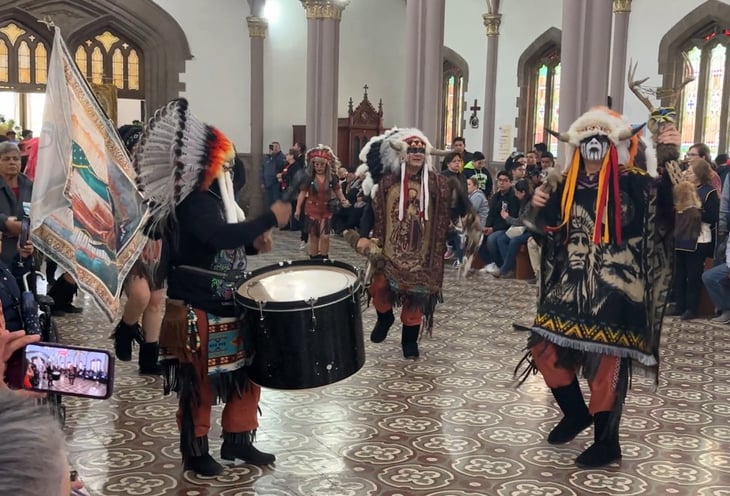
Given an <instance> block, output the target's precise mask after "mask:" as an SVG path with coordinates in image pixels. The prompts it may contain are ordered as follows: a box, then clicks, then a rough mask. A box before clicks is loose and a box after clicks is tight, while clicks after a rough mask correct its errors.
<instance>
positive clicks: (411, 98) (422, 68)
mask: <svg viewBox="0 0 730 496" xmlns="http://www.w3.org/2000/svg"><path fill="white" fill-rule="evenodd" d="M445 13H446V3H445V0H406V59H405V60H406V68H405V69H406V78H405V81H406V87H405V100H406V102H405V103H406V106H405V122H404V123H403V126H413V127H417V128H418V129H420V130H421V131H423V133H424V134H425V135H426V136H427V137H428V139H429V140H430V141H431V142H433V143H438V142H439V141H440V134H441V132H440V125H439V124H440V114H441V112H442V111H443V105H442V95H441V87H442V81H441V80H442V78H443V64H444V59H443V54H442V51H443V46H444V15H445ZM394 70H397V69H395V68H394Z"/></svg>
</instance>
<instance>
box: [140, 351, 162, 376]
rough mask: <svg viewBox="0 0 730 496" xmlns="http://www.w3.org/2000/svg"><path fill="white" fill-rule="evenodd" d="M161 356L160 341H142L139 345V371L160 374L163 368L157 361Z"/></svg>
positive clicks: (147, 373) (143, 373)
mask: <svg viewBox="0 0 730 496" xmlns="http://www.w3.org/2000/svg"><path fill="white" fill-rule="evenodd" d="M159 356H160V343H141V344H140V345H139V373H140V374H142V375H160V374H162V369H161V368H160V364H159V362H158V361H157V360H158V358H159Z"/></svg>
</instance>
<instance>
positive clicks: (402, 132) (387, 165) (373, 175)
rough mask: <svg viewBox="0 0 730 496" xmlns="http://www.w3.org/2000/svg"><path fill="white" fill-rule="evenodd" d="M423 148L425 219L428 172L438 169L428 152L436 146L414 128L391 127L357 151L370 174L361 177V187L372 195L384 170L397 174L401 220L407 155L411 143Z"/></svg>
mask: <svg viewBox="0 0 730 496" xmlns="http://www.w3.org/2000/svg"><path fill="white" fill-rule="evenodd" d="M412 145H413V146H415V147H417V148H421V147H422V148H423V149H424V153H425V157H426V158H425V161H424V163H423V167H422V168H421V198H420V208H421V212H420V215H421V216H422V217H423V219H424V220H428V202H429V193H428V173H429V171H431V172H438V171H437V170H436V169H434V166H433V164H432V162H431V155H432V154H434V153H436V152H437V150H436V149H435V148H433V147H432V146H431V143H430V142H429V141H428V138H426V135H424V134H423V133H422V132H421V131H420V130H418V129H415V128H404V129H398V128H397V127H394V128H393V129H390V130H389V131H387V132H386V133H384V134H381V135H380V136H375V137H373V138H370V141H368V142H367V143H366V144H365V146H364V147H363V149H362V150H361V151H360V160H361V161H363V162H365V163H366V164H367V166H368V168H369V171H370V174H369V175H368V176H366V178H365V180H364V181H363V191H364V192H368V191H370V195H371V196H374V195H375V193H376V192H377V185H378V183H379V182H380V180H381V179H382V177H383V176H384V175H385V174H395V175H397V176H399V177H400V188H401V190H400V201H399V202H398V204H399V205H398V220H403V216H404V214H405V210H406V207H407V202H408V174H407V172H406V155H407V153H408V148H409V147H410V146H412Z"/></svg>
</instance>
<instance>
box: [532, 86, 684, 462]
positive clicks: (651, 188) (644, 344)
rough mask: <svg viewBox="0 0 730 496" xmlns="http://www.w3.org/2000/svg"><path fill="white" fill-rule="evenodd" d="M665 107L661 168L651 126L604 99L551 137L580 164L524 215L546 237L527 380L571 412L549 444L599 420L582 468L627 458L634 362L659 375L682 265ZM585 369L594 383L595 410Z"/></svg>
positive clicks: (674, 144) (659, 123)
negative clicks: (675, 240)
mask: <svg viewBox="0 0 730 496" xmlns="http://www.w3.org/2000/svg"><path fill="white" fill-rule="evenodd" d="M632 88H633V86H632ZM660 114H661V115H660ZM666 114H668V109H664V112H661V113H652V117H651V120H650V122H649V129H650V130H651V131H652V134H653V138H654V143H655V144H656V146H657V148H658V149H659V150H660V151H661V154H662V163H661V164H660V166H661V167H659V168H657V164H656V163H655V162H654V160H655V158H656V157H653V156H652V153H650V152H651V151H652V150H650V149H647V147H646V146H645V145H644V144H643V142H641V141H640V140H639V138H638V136H637V134H638V132H639V131H640V129H641V127H643V126H638V127H632V126H631V125H630V124H629V123H628V122H626V121H625V120H624V119H623V118H621V116H620V115H618V114H616V113H615V112H611V111H610V110H608V109H606V108H603V107H601V108H595V109H592V110H591V111H589V112H587V113H585V114H583V115H582V116H580V117H579V118H578V119H577V120H576V121H575V122H574V123H573V124H572V125H571V126H570V129H569V130H568V132H567V133H563V134H560V135H558V134H557V133H553V134H555V135H556V136H558V137H559V139H560V140H561V141H565V142H567V143H569V144H570V145H572V147H573V154H572V162H571V163H570V165H569V167H568V169H567V171H566V173H565V175H564V177H563V181H562V183H559V184H552V185H551V186H550V187H545V188H542V187H541V188H539V189H538V190H537V191H536V193H535V196H534V197H533V201H532V207H533V210H532V212H530V213H529V215H528V217H529V219H528V222H527V223H526V224H527V225H529V226H532V227H533V228H537V230H538V231H539V233H540V234H542V235H543V236H542V255H541V269H540V275H541V281H540V285H541V288H540V296H539V300H538V308H537V315H536V317H535V322H534V324H533V327H532V332H531V334H530V337H529V339H528V353H527V355H526V357H525V358H524V359H523V362H520V363H521V364H522V363H524V361H528V362H529V363H530V366H529V367H528V370H527V371H525V375H524V376H523V377H525V378H526V377H527V375H528V374H529V373H530V372H532V371H534V370H535V369H537V370H538V371H540V372H541V374H542V376H543V378H544V380H545V382H546V384H547V385H548V386H549V387H550V388H551V391H552V393H553V396H554V397H555V399H556V401H557V403H558V406H559V407H560V409H561V410H562V412H563V414H564V417H563V418H562V420H561V421H560V423H558V425H557V426H556V427H555V428H553V429H552V431H551V432H550V434H549V435H548V442H549V443H551V444H562V443H567V442H569V441H571V440H572V439H573V438H575V436H577V435H578V434H579V433H580V432H581V431H583V430H584V429H586V428H587V427H589V426H590V425H593V426H594V444H593V445H591V446H590V447H589V448H588V449H586V450H585V451H584V452H583V453H581V454H580V455H579V456H578V458H577V459H576V464H577V465H578V466H580V467H584V468H590V467H601V466H604V465H608V464H610V463H612V462H615V461H617V460H619V459H620V458H621V446H620V445H619V436H618V429H619V422H620V419H621V412H622V406H623V402H624V399H625V396H626V392H627V389H628V385H629V379H630V378H629V375H630V370H631V363H632V362H638V363H639V364H641V365H643V366H646V367H648V368H649V370H651V371H652V372H653V373H654V374H656V372H657V371H658V366H659V339H660V334H661V326H662V318H663V315H664V308H665V305H666V301H667V296H668V293H669V285H670V282H671V270H672V254H673V246H672V240H671V232H672V228H673V204H672V185H673V183H676V182H678V181H679V180H680V177H681V174H680V172H679V166H678V164H677V162H676V159H677V158H678V156H679V141H680V139H679V133H678V132H677V130H676V127H675V126H674V123H673V121H671V120H667V119H666V118H665V116H666ZM518 368H519V365H518ZM580 371H582V373H583V375H584V376H585V377H586V378H587V380H588V384H589V386H590V389H591V398H590V404H589V405H588V406H586V404H585V401H584V399H583V395H582V393H581V390H580V386H579V384H578V379H577V373H578V372H580Z"/></svg>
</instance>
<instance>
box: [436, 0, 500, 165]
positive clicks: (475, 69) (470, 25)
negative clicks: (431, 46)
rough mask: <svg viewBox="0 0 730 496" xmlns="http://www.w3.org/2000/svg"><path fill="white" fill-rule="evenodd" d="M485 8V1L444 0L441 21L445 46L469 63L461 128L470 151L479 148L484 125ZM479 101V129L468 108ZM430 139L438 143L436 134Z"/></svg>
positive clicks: (480, 147)
mask: <svg viewBox="0 0 730 496" xmlns="http://www.w3.org/2000/svg"><path fill="white" fill-rule="evenodd" d="M486 11H487V9H486V2H484V0H457V1H454V0H451V1H450V2H446V19H445V21H444V46H446V47H448V48H450V49H452V50H453V51H455V52H456V53H457V54H459V55H460V56H462V57H463V58H464V60H466V61H467V63H468V64H469V85H468V87H467V90H466V92H465V93H464V100H465V102H466V103H465V105H464V109H465V110H464V116H465V117H464V120H465V123H464V131H463V133H462V136H463V137H464V139H465V140H466V148H467V150H469V151H476V150H481V149H482V130H483V128H484V85H485V81H486V65H487V36H486V28H485V27H484V22H483V20H482V14H484V13H485V12H486ZM475 98H476V99H477V100H478V103H479V106H480V107H482V110H480V111H478V112H477V115H478V117H479V121H480V123H479V128H478V129H472V127H471V126H470V125H469V116H470V115H471V111H470V110H469V107H471V106H472V105H473V104H474V99H475ZM431 140H432V141H433V142H439V139H438V136H431Z"/></svg>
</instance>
